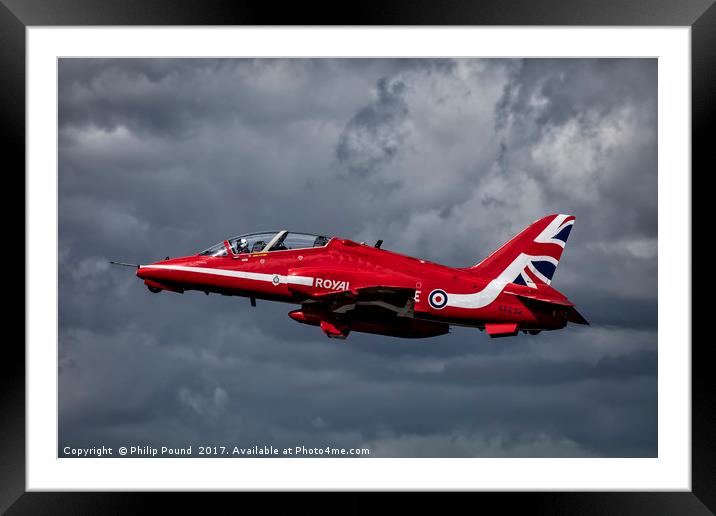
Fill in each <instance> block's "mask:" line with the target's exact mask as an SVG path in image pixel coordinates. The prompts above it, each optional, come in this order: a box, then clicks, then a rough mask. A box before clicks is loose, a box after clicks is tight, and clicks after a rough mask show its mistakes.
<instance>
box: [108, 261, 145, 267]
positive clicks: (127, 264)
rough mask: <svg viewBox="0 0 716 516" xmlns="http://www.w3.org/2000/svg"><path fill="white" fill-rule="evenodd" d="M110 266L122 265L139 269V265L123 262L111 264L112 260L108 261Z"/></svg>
mask: <svg viewBox="0 0 716 516" xmlns="http://www.w3.org/2000/svg"><path fill="white" fill-rule="evenodd" d="M109 263H111V264H112V265H124V266H125V267H135V268H137V269H139V265H137V264H136V263H124V262H113V261H112V260H110V261H109Z"/></svg>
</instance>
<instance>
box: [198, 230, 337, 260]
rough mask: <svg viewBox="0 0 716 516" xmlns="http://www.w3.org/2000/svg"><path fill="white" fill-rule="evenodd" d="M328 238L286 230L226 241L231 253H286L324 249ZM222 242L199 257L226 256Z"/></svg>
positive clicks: (250, 234) (249, 234) (248, 235)
mask: <svg viewBox="0 0 716 516" xmlns="http://www.w3.org/2000/svg"><path fill="white" fill-rule="evenodd" d="M329 240H330V238H328V237H325V236H322V235H311V234H308V233H294V232H289V231H287V230H285V229H284V230H281V231H264V232H259V233H247V234H245V235H239V236H235V237H233V238H230V239H228V242H229V247H230V248H231V252H232V253H234V254H241V253H268V252H271V251H288V250H291V249H306V248H309V247H325V246H326V245H327V244H328V241H329ZM228 254H229V253H228V251H227V250H226V246H225V245H224V242H219V243H218V244H216V245H213V246H211V247H210V248H209V249H206V250H204V251H202V252H200V253H199V255H200V256H228Z"/></svg>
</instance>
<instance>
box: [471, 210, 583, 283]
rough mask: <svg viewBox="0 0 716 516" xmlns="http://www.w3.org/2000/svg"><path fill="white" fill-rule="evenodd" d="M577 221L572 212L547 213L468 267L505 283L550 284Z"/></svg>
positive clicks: (472, 270)
mask: <svg viewBox="0 0 716 516" xmlns="http://www.w3.org/2000/svg"><path fill="white" fill-rule="evenodd" d="M574 221H575V217H574V216H573V215H564V214H558V215H548V216H547V217H544V218H542V219H540V220H538V221H536V222H533V223H532V224H530V225H529V226H527V227H526V228H525V229H524V230H522V231H521V232H520V233H518V234H517V235H516V236H514V237H512V239H510V240H509V241H508V242H506V243H505V244H503V245H502V246H501V247H500V248H499V249H498V250H497V251H495V252H494V253H492V254H491V255H490V256H488V257H487V258H485V259H484V260H483V261H481V262H480V263H478V264H477V265H474V266H473V267H470V268H469V269H468V270H469V271H470V272H473V273H475V274H479V275H480V276H482V277H485V278H489V279H493V278H500V279H502V280H503V281H504V282H505V283H517V284H519V285H526V286H528V287H532V288H537V287H538V286H540V285H549V284H550V283H551V282H552V278H553V277H554V272H555V271H556V270H557V265H558V264H559V259H560V257H561V256H562V251H564V247H565V245H567V239H568V238H569V233H570V231H572V227H573V226H574Z"/></svg>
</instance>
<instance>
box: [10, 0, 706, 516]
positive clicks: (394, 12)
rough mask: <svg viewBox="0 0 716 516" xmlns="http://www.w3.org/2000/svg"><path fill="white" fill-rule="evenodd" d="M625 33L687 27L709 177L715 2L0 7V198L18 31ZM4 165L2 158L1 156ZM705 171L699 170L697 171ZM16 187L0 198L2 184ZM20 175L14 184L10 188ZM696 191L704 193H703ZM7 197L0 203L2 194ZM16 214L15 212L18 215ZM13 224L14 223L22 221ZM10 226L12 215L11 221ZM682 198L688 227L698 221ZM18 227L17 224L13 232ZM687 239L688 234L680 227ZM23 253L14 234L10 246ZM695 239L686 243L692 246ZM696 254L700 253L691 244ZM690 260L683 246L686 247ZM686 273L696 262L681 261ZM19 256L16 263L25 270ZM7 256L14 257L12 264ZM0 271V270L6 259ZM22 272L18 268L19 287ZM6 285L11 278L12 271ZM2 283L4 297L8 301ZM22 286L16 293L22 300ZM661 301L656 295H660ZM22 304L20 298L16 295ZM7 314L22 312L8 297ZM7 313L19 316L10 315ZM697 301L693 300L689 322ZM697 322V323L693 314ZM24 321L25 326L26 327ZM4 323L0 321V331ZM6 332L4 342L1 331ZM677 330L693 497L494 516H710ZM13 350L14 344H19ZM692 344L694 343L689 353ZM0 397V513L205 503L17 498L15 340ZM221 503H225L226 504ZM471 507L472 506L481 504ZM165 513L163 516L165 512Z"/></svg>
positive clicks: (19, 84) (19, 111)
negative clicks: (242, 28)
mask: <svg viewBox="0 0 716 516" xmlns="http://www.w3.org/2000/svg"><path fill="white" fill-rule="evenodd" d="M287 24H290V25H576V26H579V25H590V26H591V25H619V26H624V25H629V26H631V25H634V26H664V25H673V26H690V27H691V52H692V54H691V73H692V170H693V171H700V174H698V173H697V174H694V173H693V172H692V175H691V178H692V191H698V190H694V189H693V178H695V177H699V176H705V175H706V173H707V172H708V171H710V169H712V168H713V164H712V160H711V161H709V158H711V157H712V156H713V151H712V148H713V144H712V142H711V139H710V138H709V135H710V131H708V129H709V128H712V126H713V125H714V124H713V119H714V112H715V106H716V102H715V98H716V96H715V95H714V92H716V5H714V0H657V1H653V2H643V1H639V0H600V1H596V0H558V1H552V2H549V3H548V4H545V3H540V2H534V1H530V0H499V1H498V0H489V1H488V0H484V1H480V2H477V1H467V0H461V1H452V2H449V3H437V2H428V1H426V0H419V1H413V2H410V3H407V2H401V1H399V0H383V1H380V2H376V1H374V2H362V3H359V4H355V5H350V6H348V5H342V4H340V3H335V2H334V3H329V2H322V1H318V2H311V3H310V4H309V3H303V2H292V3H289V2H287V3H286V4H285V5H281V6H280V7H277V6H276V5H274V4H273V3H270V2H264V3H260V2H256V1H228V0H205V1H203V2H192V1H190V0H145V1H141V0H124V1H121V2H119V1H116V0H115V1H110V0H0V70H1V76H2V81H0V117H1V120H2V122H1V123H0V131H1V134H2V142H3V145H2V149H3V151H4V163H5V164H6V166H5V167H3V168H4V171H5V179H6V183H5V191H6V192H7V193H10V192H12V194H11V195H10V196H11V197H19V196H18V195H17V194H16V193H15V192H18V191H20V190H22V191H23V192H24V191H25V183H24V177H25V176H24V171H25V144H24V142H25V29H26V28H27V27H28V26H40V25H43V26H46V25H50V26H52V25H69V26H82V25H145V26H151V25H287ZM8 158H9V159H8ZM707 166H708V167H709V168H707ZM10 178H12V179H15V180H17V181H18V182H20V185H19V186H16V185H12V186H15V187H16V188H13V189H12V190H11V186H10V185H9V183H8V180H9V179H10ZM20 178H23V179H20ZM702 191H703V189H702ZM6 198H8V196H6ZM6 210H10V213H9V214H8V216H7V217H6V218H5V220H6V221H13V222H10V223H8V224H6V227H7V229H14V230H15V231H18V232H19V229H15V228H18V227H19V224H17V223H15V222H14V221H15V220H17V216H16V215H14V216H13V214H16V213H17V211H18V208H17V207H14V206H12V207H11V204H10V203H6ZM23 213H24V212H23ZM23 216H24V215H23ZM10 217H12V218H10ZM704 220H708V219H706V218H705V217H704V218H700V217H698V213H697V212H696V211H695V210H694V201H693V199H692V221H693V222H692V228H691V234H692V235H693V234H697V235H698V234H700V235H705V234H706V233H698V231H697V232H696V233H694V228H698V227H700V226H702V225H703V224H705V223H704V222H703V221H704ZM23 227H24V224H23ZM684 230H685V231H687V230H688V229H687V228H684ZM19 240H22V241H23V242H25V246H24V249H28V248H29V247H28V246H30V247H31V246H32V245H33V244H32V243H31V242H27V241H26V236H25V234H24V233H23V236H22V238H21V239H17V238H11V237H10V236H9V235H8V240H7V242H12V249H13V250H14V251H15V252H16V251H17V247H18V246H17V242H18V241H19ZM701 242H703V239H701V240H700V241H699V240H698V239H697V240H696V241H695V242H694V243H701ZM700 245H701V246H703V245H704V244H703V243H701V244H700ZM690 252H691V253H693V245H692V249H691V250H690ZM691 256H692V270H701V268H699V267H694V266H695V265H696V264H697V263H698V261H697V260H694V259H693V257H694V255H693V254H692V255H691ZM24 258H25V255H24V251H23V263H25V260H24ZM13 259H17V257H16V256H14V257H13ZM6 266H7V262H6ZM26 274H27V271H26V270H25V275H24V276H25V279H26ZM14 276H18V277H19V275H17V274H15V275H14ZM7 287H8V286H7V285H6V292H8V293H9V292H11V290H10V289H9V288H7ZM24 287H25V285H24V284H23V287H22V291H23V292H24ZM662 294H663V291H662ZM23 300H24V294H23ZM6 301H7V302H9V303H11V304H12V305H14V306H15V307H20V306H22V307H23V308H22V309H23V312H24V310H25V304H24V302H23V303H20V302H18V301H17V297H13V296H7V298H6ZM16 309H18V308H16ZM707 309H708V304H700V303H694V302H692V310H693V311H692V321H693V320H697V318H696V317H694V315H693V314H702V313H703V312H705V310H707ZM703 315H705V316H707V315H708V314H705V313H703ZM25 320H26V319H25ZM8 325H9V320H6V329H7V326H8ZM6 335H9V333H7V334H6ZM695 335H696V334H695V333H692V335H689V333H688V328H685V329H684V334H683V341H682V342H678V343H670V344H671V345H691V353H692V412H691V413H692V490H691V491H690V492H641V493H637V492H618V493H609V492H588V493H556V492H555V493H551V492H549V493H547V492H542V493H520V494H516V493H499V494H498V493H478V494H477V495H478V496H480V497H481V498H483V500H485V501H487V500H489V501H491V502H493V503H495V502H496V503H499V504H500V508H501V510H505V509H507V510H510V509H515V508H518V507H520V508H522V507H524V508H526V507H529V510H530V511H537V512H549V513H585V514H610V513H620V514H631V513H638V514H643V513H646V514H710V513H712V511H716V490H715V489H714V486H716V461H715V460H714V459H715V456H716V450H715V448H716V446H714V442H713V441H712V440H711V438H712V436H715V435H716V424H715V423H716V416H715V414H716V410H714V403H713V397H712V396H711V393H713V392H716V388H715V386H714V377H715V376H716V375H714V374H713V373H712V372H711V369H712V367H713V366H712V362H711V361H710V360H708V356H707V353H708V351H707V350H708V346H709V343H708V341H704V342H701V341H697V340H696V339H694V337H695ZM23 341H24V339H23ZM694 342H698V344H697V345H693V343H694ZM4 351H5V357H4V358H5V360H4V361H3V374H2V375H0V376H1V378H2V380H1V381H2V390H1V391H0V512H2V511H5V510H7V511H8V512H7V513H8V514H25V513H31V514H45V513H48V514H49V513H52V514H65V513H70V512H71V513H76V512H80V513H85V512H92V513H104V512H108V511H109V510H110V508H111V512H128V511H134V510H136V509H141V508H143V507H146V505H145V504H146V503H147V502H153V501H154V502H155V501H161V502H162V503H163V504H170V505H174V504H177V505H179V504H181V508H183V509H191V508H192V503H196V504H197V505H196V507H195V508H201V509H202V512H203V511H205V510H206V508H207V505H206V496H203V497H201V498H200V499H199V500H198V501H195V502H189V501H188V500H187V498H186V496H169V495H168V494H152V493H117V492H114V493H68V492H48V493H36V492H32V493H28V492H26V491H25V352H24V346H23V345H21V344H20V342H19V340H18V339H14V338H8V337H6V339H5V342H4ZM226 496H231V495H226ZM481 503H483V502H482V501H481ZM164 508H169V506H168V505H167V506H165V507H164Z"/></svg>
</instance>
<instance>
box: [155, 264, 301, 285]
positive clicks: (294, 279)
mask: <svg viewBox="0 0 716 516" xmlns="http://www.w3.org/2000/svg"><path fill="white" fill-rule="evenodd" d="M141 268H142V269H167V270H172V271H185V272H197V273H199V274H211V275H214V276H227V277H229V278H242V279H250V280H255V281H267V282H269V283H272V282H273V279H274V277H276V276H278V278H279V285H280V284H290V285H308V286H309V287H311V286H313V278H311V277H308V276H285V275H283V274H264V273H261V272H246V271H230V270H227V269H213V268H211V267H188V266H185V265H142V266H141Z"/></svg>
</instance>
